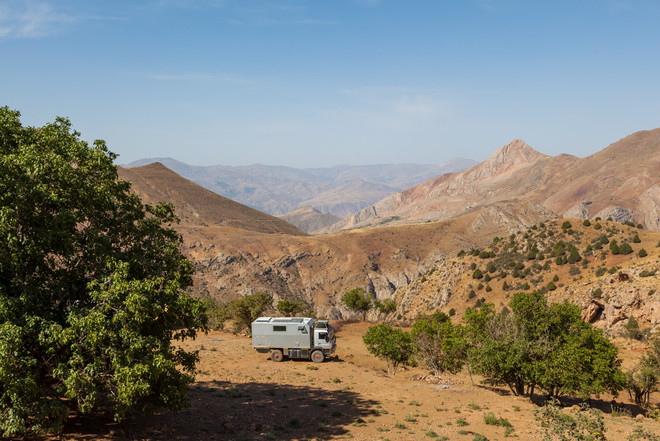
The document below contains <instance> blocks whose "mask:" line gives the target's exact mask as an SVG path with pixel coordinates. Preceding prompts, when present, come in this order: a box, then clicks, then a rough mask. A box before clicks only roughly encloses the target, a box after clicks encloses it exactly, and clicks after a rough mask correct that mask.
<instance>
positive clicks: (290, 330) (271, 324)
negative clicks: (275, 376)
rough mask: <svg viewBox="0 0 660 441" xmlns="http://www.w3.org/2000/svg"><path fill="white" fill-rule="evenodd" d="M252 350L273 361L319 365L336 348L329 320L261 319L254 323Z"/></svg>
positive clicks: (299, 318)
mask: <svg viewBox="0 0 660 441" xmlns="http://www.w3.org/2000/svg"><path fill="white" fill-rule="evenodd" d="M252 347H253V348H255V349H256V350H257V351H258V352H261V353H268V352H270V358H271V360H273V361H282V359H283V358H284V357H289V358H305V359H310V358H311V359H312V360H313V361H315V362H317V363H320V362H322V361H323V360H324V359H325V358H326V357H328V356H330V355H332V354H333V353H334V352H335V349H336V348H337V340H336V338H335V332H334V329H333V327H332V325H330V324H329V323H328V321H327V320H319V321H318V322H316V321H315V320H314V319H313V318H309V317H259V318H258V319H256V320H255V321H253V322H252Z"/></svg>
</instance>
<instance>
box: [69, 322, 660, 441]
mask: <svg viewBox="0 0 660 441" xmlns="http://www.w3.org/2000/svg"><path fill="white" fill-rule="evenodd" d="M368 326H369V325H368V324H365V323H354V324H345V325H343V326H341V327H339V330H338V333H337V343H338V356H337V357H336V358H334V359H330V360H329V361H326V362H325V363H320V364H318V363H312V362H310V361H300V360H295V361H292V360H285V361H283V362H281V363H274V362H271V361H270V359H269V358H268V355H267V354H266V355H264V354H259V353H257V352H256V351H254V350H253V349H252V347H251V340H250V338H249V337H246V336H234V335H232V334H228V333H220V332H212V333H209V334H208V335H205V336H201V338H198V339H197V340H195V341H194V342H189V343H187V346H188V347H189V348H197V349H200V354H201V363H200V366H199V368H200V373H199V375H198V376H197V382H196V383H195V384H194V385H192V386H191V388H190V400H191V407H190V408H189V409H187V410H184V411H182V412H178V413H168V412H160V413H157V414H155V415H152V416H146V417H145V416H133V417H129V418H128V419H126V420H124V421H123V422H122V423H120V424H117V423H113V422H111V421H108V420H107V419H104V418H103V417H96V418H84V419H73V421H72V422H71V424H69V425H68V426H67V430H66V432H65V434H64V435H63V436H62V437H58V439H66V440H69V439H77V440H80V439H85V440H91V439H131V440H170V439H171V440H207V439H208V440H343V439H355V440H387V439H389V440H424V439H428V440H433V439H448V440H459V441H460V440H466V441H471V440H473V439H474V438H475V434H481V435H484V436H485V437H487V439H489V440H503V439H505V438H508V437H517V438H518V439H522V440H534V439H541V432H540V429H539V427H538V425H537V423H536V422H535V420H534V411H535V410H536V409H538V407H537V406H536V405H535V404H534V403H533V402H531V401H530V400H529V399H528V398H521V397H514V396H512V395H511V394H510V393H509V391H508V390H507V389H505V388H501V389H499V388H489V387H486V386H484V385H481V384H480V378H478V377H475V378H474V384H472V382H471V380H470V376H469V375H468V374H467V373H463V374H460V375H457V376H451V377H447V378H444V379H442V380H441V381H440V382H438V383H435V382H428V381H426V379H424V377H426V376H427V375H428V372H427V371H426V370H424V369H422V368H411V369H405V370H399V371H397V373H396V375H393V376H389V375H387V371H386V365H385V363H384V362H382V361H380V360H378V359H376V358H374V357H372V356H371V355H369V354H368V353H367V351H366V349H365V346H364V344H363V343H362V340H361V336H362V335H363V334H364V332H365V331H366V330H367V328H368ZM420 377H422V378H421V379H420ZM652 398H653V400H652V401H653V402H654V403H656V404H657V402H658V401H659V398H660V397H659V396H658V394H655V396H653V397H652ZM610 400H611V397H603V399H602V400H594V404H596V405H598V406H600V407H601V408H602V409H603V410H604V411H605V421H606V424H607V432H606V435H607V437H608V439H609V440H624V439H625V436H626V435H627V434H629V433H630V432H631V431H632V430H633V428H634V427H635V426H636V425H638V424H641V425H642V426H643V427H644V428H645V429H647V430H649V431H652V432H655V433H660V423H658V422H656V421H653V420H651V419H649V418H644V419H643V420H638V419H635V418H634V417H635V416H636V415H637V414H638V413H640V412H641V411H642V409H639V408H637V407H635V406H633V405H631V404H630V403H629V401H628V394H627V392H624V393H622V394H621V395H620V396H619V398H618V399H617V401H616V404H615V405H614V406H615V409H618V410H619V411H622V413H628V412H630V415H631V416H625V415H624V416H621V415H619V414H615V416H613V415H612V408H611V403H610ZM488 412H493V414H494V415H495V416H496V417H497V418H506V419H507V420H508V421H509V422H510V423H511V426H512V427H513V431H512V432H511V433H509V434H508V436H506V434H505V431H506V429H505V428H504V427H499V426H492V425H487V424H485V422H484V414H486V413H488ZM620 413H621V412H620ZM443 437H446V438H443Z"/></svg>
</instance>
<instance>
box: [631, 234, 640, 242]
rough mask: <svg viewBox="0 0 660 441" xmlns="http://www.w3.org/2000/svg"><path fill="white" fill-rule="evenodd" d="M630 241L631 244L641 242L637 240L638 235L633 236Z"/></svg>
mask: <svg viewBox="0 0 660 441" xmlns="http://www.w3.org/2000/svg"><path fill="white" fill-rule="evenodd" d="M632 241H633V243H640V242H641V241H642V240H641V239H640V238H639V234H635V235H634V236H633V239H632Z"/></svg>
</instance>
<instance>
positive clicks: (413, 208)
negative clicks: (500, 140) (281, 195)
mask: <svg viewBox="0 0 660 441" xmlns="http://www.w3.org/2000/svg"><path fill="white" fill-rule="evenodd" d="M521 199H526V200H529V201H531V202H533V203H536V204H539V205H542V206H544V207H545V208H547V209H549V210H551V211H553V212H555V213H557V214H558V215H563V216H568V215H578V216H581V217H582V216H583V217H596V216H600V217H604V218H608V217H613V218H614V219H615V220H619V221H626V220H635V221H637V222H641V223H643V224H644V225H646V226H647V228H650V229H654V230H658V229H660V211H659V210H660V209H659V208H658V206H660V129H655V130H650V131H640V132H636V133H634V134H632V135H630V136H628V137H625V138H623V139H621V140H620V141H617V142H616V143H613V144H610V145H609V146H608V147H607V148H605V149H603V150H602V151H600V152H597V153H594V154H593V155H590V156H587V157H585V158H578V157H575V156H572V155H568V154H561V155H558V156H548V155H544V154H542V153H539V152H537V151H536V150H534V149H532V148H531V147H529V146H528V145H527V144H525V143H524V142H523V141H521V140H514V141H512V142H511V143H509V144H507V145H505V146H503V147H501V148H499V149H498V150H497V151H496V152H495V153H494V154H493V155H492V156H491V157H490V158H488V159H487V160H486V161H484V162H482V163H480V164H477V165H475V166H474V167H472V168H470V169H468V170H465V171H461V172H457V173H451V174H446V175H442V176H438V177H435V178H432V179H430V180H428V181H425V182H423V183H421V184H418V185H416V186H414V187H411V188H408V189H406V190H403V191H401V192H399V193H395V194H393V195H390V196H388V197H386V198H384V199H382V200H380V201H378V202H376V203H375V204H373V205H372V206H370V207H366V208H364V209H363V210H361V211H359V212H358V213H355V214H353V215H351V216H349V217H347V218H344V219H343V220H342V221H340V222H338V223H337V224H335V225H333V226H331V227H328V228H326V229H324V230H323V232H324V233H327V232H332V231H339V230H342V229H350V228H360V227H364V226H366V225H375V224H377V223H378V222H380V221H382V220H383V219H386V218H391V217H396V218H397V219H398V220H397V222H398V223H411V222H421V221H427V220H441V219H448V218H451V217H452V216H455V215H457V214H458V213H460V212H461V211H463V210H466V209H469V208H470V207H475V206H479V205H481V204H484V203H486V202H488V201H491V202H492V201H497V200H521Z"/></svg>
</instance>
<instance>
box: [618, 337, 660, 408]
mask: <svg viewBox="0 0 660 441" xmlns="http://www.w3.org/2000/svg"><path fill="white" fill-rule="evenodd" d="M650 346H651V347H650V350H649V351H648V352H647V353H646V354H644V356H643V357H642V359H641V360H640V361H639V363H637V365H636V366H635V367H634V368H633V369H632V370H631V371H629V372H628V373H627V381H626V389H628V392H629V393H630V398H631V399H634V400H635V403H637V404H643V405H646V406H648V405H649V402H650V400H651V394H652V393H653V392H655V391H657V390H658V389H659V388H660V338H659V337H656V338H654V339H652V340H651V345H650Z"/></svg>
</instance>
